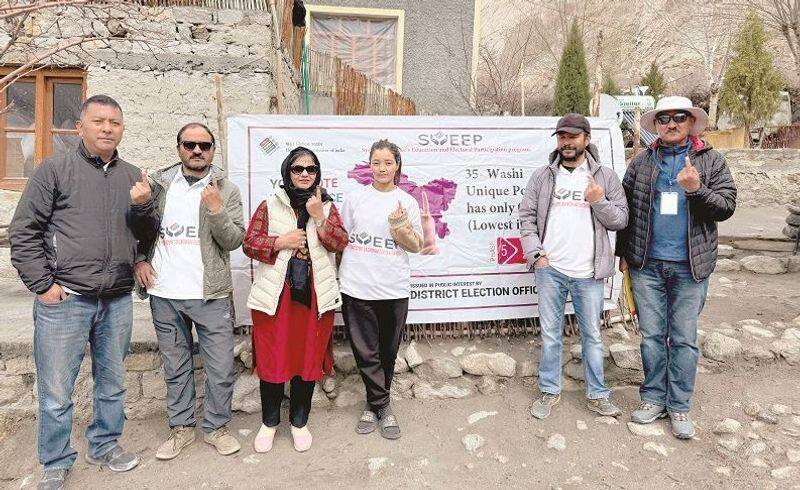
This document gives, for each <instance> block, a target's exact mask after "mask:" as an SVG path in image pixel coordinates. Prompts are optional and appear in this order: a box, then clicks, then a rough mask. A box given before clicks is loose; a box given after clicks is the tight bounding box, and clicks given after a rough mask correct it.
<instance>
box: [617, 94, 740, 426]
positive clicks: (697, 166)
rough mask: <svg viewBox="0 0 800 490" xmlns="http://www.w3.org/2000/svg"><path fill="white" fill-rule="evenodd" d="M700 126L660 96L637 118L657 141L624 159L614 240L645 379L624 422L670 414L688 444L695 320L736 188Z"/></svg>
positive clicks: (694, 113)
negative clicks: (632, 305)
mask: <svg viewBox="0 0 800 490" xmlns="http://www.w3.org/2000/svg"><path fill="white" fill-rule="evenodd" d="M707 124H708V116H707V115H706V113H705V111H703V110H702V109H699V108H696V107H692V103H691V101H690V100H689V99H687V98H686V97H664V98H663V99H661V100H659V101H658V104H657V105H656V108H655V109H654V110H652V111H649V112H647V113H645V114H644V115H643V116H642V127H643V128H644V129H646V130H648V131H652V132H657V133H658V136H659V138H658V140H656V141H655V143H653V145H652V146H651V147H650V148H648V149H647V150H646V151H643V152H642V153H640V154H639V155H637V156H636V157H634V159H633V160H632V161H631V162H630V164H629V165H628V170H627V172H626V173H625V178H624V179H623V181H622V186H623V187H624V188H625V194H626V196H627V199H628V206H629V208H630V217H629V220H628V226H627V228H626V229H625V230H624V231H622V232H620V233H618V234H617V246H616V254H617V255H618V256H620V257H621V258H620V270H622V271H624V270H626V269H628V268H629V267H630V274H631V280H632V283H633V294H634V297H635V298H636V305H637V309H638V312H639V330H640V331H641V333H642V344H641V350H642V364H643V365H644V382H643V383H642V386H641V388H640V389H639V394H640V396H641V405H640V406H639V409H638V410H636V411H634V412H633V413H632V414H631V420H632V421H633V422H636V423H640V424H648V423H651V422H653V421H655V420H656V419H659V418H663V417H666V416H667V415H669V417H670V422H671V425H672V433H673V435H674V436H675V437H677V438H679V439H691V438H692V437H693V436H694V433H695V430H694V425H693V424H692V421H691V419H690V418H689V411H690V407H691V398H692V394H693V392H694V383H695V375H696V372H697V361H698V359H699V356H700V355H699V350H698V347H697V318H698V317H699V316H700V312H701V311H702V309H703V305H704V303H705V299H706V293H707V291H708V277H709V276H710V275H711V272H712V271H713V270H714V266H715V265H716V261H717V222H719V221H724V220H726V219H728V218H730V217H731V215H733V211H734V209H736V185H735V184H734V182H733V177H731V173H730V170H729V169H728V165H727V163H726V162H725V158H724V157H723V156H722V155H721V154H720V153H719V152H717V151H715V150H713V149H712V148H711V146H710V145H709V144H708V143H706V142H705V141H703V140H701V139H700V137H699V135H700V133H701V132H702V131H703V129H704V128H705V127H706V125H707Z"/></svg>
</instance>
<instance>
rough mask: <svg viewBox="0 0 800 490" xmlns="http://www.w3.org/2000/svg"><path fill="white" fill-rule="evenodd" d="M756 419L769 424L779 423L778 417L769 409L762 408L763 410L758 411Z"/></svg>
mask: <svg viewBox="0 0 800 490" xmlns="http://www.w3.org/2000/svg"><path fill="white" fill-rule="evenodd" d="M756 419H757V420H759V421H761V422H764V423H767V424H772V425H777V423H778V417H776V416H775V415H774V414H773V413H772V412H770V411H769V410H762V411H760V412H758V415H756Z"/></svg>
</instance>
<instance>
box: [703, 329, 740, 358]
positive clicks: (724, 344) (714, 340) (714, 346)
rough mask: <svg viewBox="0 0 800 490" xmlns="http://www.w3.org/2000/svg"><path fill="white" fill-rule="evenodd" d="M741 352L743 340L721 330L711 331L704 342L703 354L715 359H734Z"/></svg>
mask: <svg viewBox="0 0 800 490" xmlns="http://www.w3.org/2000/svg"><path fill="white" fill-rule="evenodd" d="M741 353H742V343H741V342H739V341H738V340H736V339H734V338H731V337H727V336H725V335H722V334H721V333H719V332H711V333H710V334H709V335H708V336H707V337H706V339H705V341H704V342H703V355H704V356H705V357H707V358H709V359H713V360H715V361H727V360H730V359H734V358H735V357H736V356H738V355H739V354H741Z"/></svg>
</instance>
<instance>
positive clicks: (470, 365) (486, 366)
mask: <svg viewBox="0 0 800 490" xmlns="http://www.w3.org/2000/svg"><path fill="white" fill-rule="evenodd" d="M460 363H461V369H463V370H464V371H466V372H467V373H469V374H474V375H476V376H486V375H493V374H494V375H498V376H506V377H511V376H514V373H515V372H516V370H517V361H515V360H514V358H513V357H511V356H509V355H508V354H505V353H502V352H496V353H494V354H487V353H485V352H478V353H475V354H466V355H464V356H462V357H461V360H460Z"/></svg>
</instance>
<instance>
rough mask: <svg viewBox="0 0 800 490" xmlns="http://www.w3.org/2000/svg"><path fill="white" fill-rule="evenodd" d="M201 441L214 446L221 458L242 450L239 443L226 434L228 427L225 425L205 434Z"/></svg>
mask: <svg viewBox="0 0 800 490" xmlns="http://www.w3.org/2000/svg"><path fill="white" fill-rule="evenodd" d="M203 440H205V441H206V442H207V443H209V444H211V445H212V446H214V447H215V448H216V449H217V452H218V453H220V454H221V455H223V456H228V455H229V454H233V453H235V452H236V451H238V450H239V449H241V448H242V446H241V444H239V441H237V440H236V438H235V437H233V436H232V435H231V434H230V432H228V427H227V426H225V425H223V426H222V427H220V428H219V429H217V430H215V431H213V432H207V433H206V435H205V436H203Z"/></svg>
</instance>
